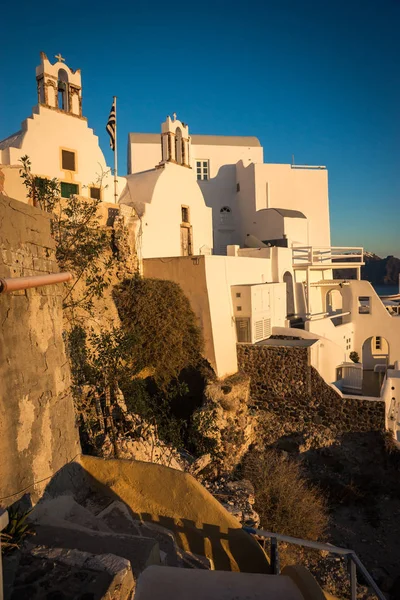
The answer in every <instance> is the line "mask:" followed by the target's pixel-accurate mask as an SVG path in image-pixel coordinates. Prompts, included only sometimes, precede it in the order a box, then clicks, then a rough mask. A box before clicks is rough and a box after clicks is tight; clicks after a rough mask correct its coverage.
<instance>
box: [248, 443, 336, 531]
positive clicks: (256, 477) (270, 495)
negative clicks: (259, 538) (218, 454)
mask: <svg viewBox="0 0 400 600" xmlns="http://www.w3.org/2000/svg"><path fill="white" fill-rule="evenodd" d="M244 473H245V476H246V478H247V479H249V480H250V481H251V482H252V484H253V485H254V489H255V494H256V504H255V509H256V511H257V512H258V513H259V515H260V517H261V524H262V527H263V528H264V529H267V530H268V531H275V532H279V533H280V534H283V535H290V536H293V537H298V538H305V539H309V540H318V539H323V538H324V533H325V531H326V529H327V526H328V516H327V509H326V504H325V500H324V498H323V496H322V494H321V493H320V492H319V490H318V489H317V488H316V487H315V486H313V485H311V484H310V483H308V482H307V481H306V479H304V477H303V475H302V472H301V469H300V465H299V464H298V463H297V462H295V461H293V460H290V459H288V458H286V457H285V455H283V454H282V453H279V452H278V451H276V450H264V451H263V452H253V453H251V454H249V455H248V457H247V459H246V463H245V468H244Z"/></svg>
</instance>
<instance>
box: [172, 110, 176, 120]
mask: <svg viewBox="0 0 400 600" xmlns="http://www.w3.org/2000/svg"><path fill="white" fill-rule="evenodd" d="M172 116H173V117H174V121H176V112H174V113H172Z"/></svg>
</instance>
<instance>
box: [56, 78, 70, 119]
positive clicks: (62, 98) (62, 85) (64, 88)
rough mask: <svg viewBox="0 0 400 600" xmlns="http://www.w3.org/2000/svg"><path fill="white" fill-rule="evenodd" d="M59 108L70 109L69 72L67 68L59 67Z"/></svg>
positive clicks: (66, 110)
mask: <svg viewBox="0 0 400 600" xmlns="http://www.w3.org/2000/svg"><path fill="white" fill-rule="evenodd" d="M57 93H58V108H59V109H60V110H65V112H68V111H69V102H68V73H67V71H65V69H59V71H58V88H57Z"/></svg>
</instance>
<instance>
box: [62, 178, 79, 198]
mask: <svg viewBox="0 0 400 600" xmlns="http://www.w3.org/2000/svg"><path fill="white" fill-rule="evenodd" d="M74 194H79V186H78V185H77V184H76V183H66V182H65V181H62V182H61V198H69V197H70V196H73V195H74Z"/></svg>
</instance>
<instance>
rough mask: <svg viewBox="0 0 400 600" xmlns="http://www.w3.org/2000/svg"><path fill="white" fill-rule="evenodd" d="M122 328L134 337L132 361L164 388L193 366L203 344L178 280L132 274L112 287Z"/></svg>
mask: <svg viewBox="0 0 400 600" xmlns="http://www.w3.org/2000/svg"><path fill="white" fill-rule="evenodd" d="M114 299H115V303H116V306H117V308H118V312H119V316H120V319H121V322H122V326H123V328H124V329H125V330H126V331H128V332H129V333H130V334H131V335H133V336H134V337H135V339H136V340H137V343H136V344H135V347H134V348H132V352H133V353H134V356H133V357H132V360H133V362H134V363H135V364H136V365H137V367H138V369H139V371H140V370H141V369H145V368H146V369H150V370H151V371H152V374H153V377H154V380H155V381H156V383H157V385H159V386H161V387H166V386H167V385H168V384H169V382H171V381H172V380H173V379H177V378H178V376H179V374H180V373H181V371H182V370H183V369H188V368H190V367H196V366H197V365H199V363H200V361H201V351H202V347H203V341H202V335H201V331H200V329H199V327H198V325H197V323H196V316H195V314H194V313H193V311H192V309H191V306H190V303H189V300H188V299H187V297H186V296H185V294H184V293H183V291H182V289H181V288H180V286H179V285H178V284H177V283H174V282H172V281H164V280H160V279H142V278H141V277H139V276H135V277H134V278H133V279H131V280H127V281H125V282H123V283H122V284H121V285H120V286H118V288H116V290H115V294H114Z"/></svg>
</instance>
